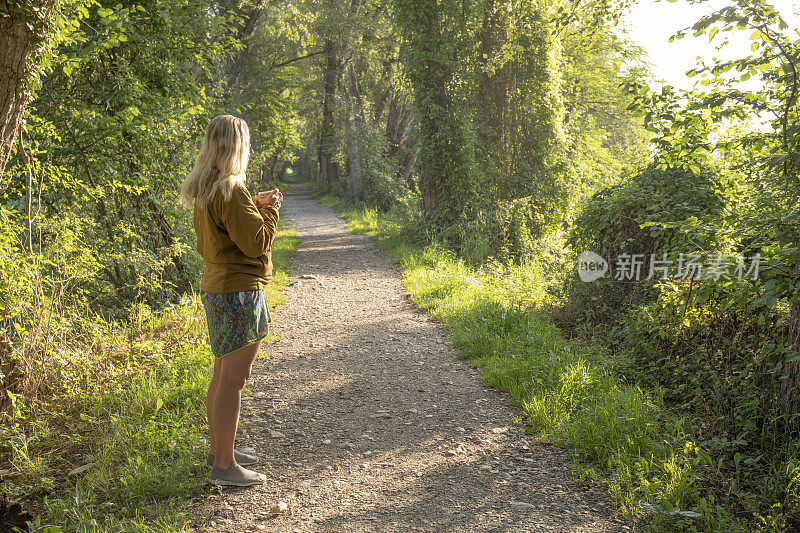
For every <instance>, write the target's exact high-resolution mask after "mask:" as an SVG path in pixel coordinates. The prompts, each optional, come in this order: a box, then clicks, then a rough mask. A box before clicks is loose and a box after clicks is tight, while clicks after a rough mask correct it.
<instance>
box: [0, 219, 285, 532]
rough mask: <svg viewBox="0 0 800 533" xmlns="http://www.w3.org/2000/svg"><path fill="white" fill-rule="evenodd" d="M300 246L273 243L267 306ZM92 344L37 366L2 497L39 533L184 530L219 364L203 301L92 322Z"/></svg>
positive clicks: (5, 437)
mask: <svg viewBox="0 0 800 533" xmlns="http://www.w3.org/2000/svg"><path fill="white" fill-rule="evenodd" d="M298 243H299V239H298V238H297V237H295V236H294V231H293V230H291V229H289V228H288V227H287V226H286V225H285V224H284V223H283V222H281V225H280V227H279V232H278V236H277V238H276V240H275V242H274V246H273V251H272V257H273V262H274V269H275V274H274V279H273V282H272V283H270V284H269V285H268V286H267V288H266V290H265V293H266V296H267V300H268V302H269V305H270V307H274V306H276V305H279V304H280V303H282V300H283V296H282V293H281V289H282V288H283V287H284V286H285V284H286V282H287V281H288V273H287V271H288V265H289V258H290V256H291V254H292V252H293V251H294V250H296V249H297V245H298ZM81 330H83V331H86V330H91V331H93V334H92V335H91V337H90V338H89V339H88V340H87V339H81V340H80V342H75V343H73V344H64V343H59V344H53V345H50V346H49V349H48V350H47V353H46V357H43V358H42V359H41V360H40V361H36V362H35V368H36V371H37V372H38V373H39V374H40V380H41V381H42V385H41V386H39V387H38V389H37V392H36V394H35V395H34V396H32V397H29V396H25V395H12V396H13V397H12V398H11V400H12V402H11V406H10V410H9V413H6V414H4V415H0V416H3V417H4V419H3V420H2V422H3V423H2V425H0V459H2V462H3V464H7V465H9V467H8V468H7V469H6V470H5V472H4V474H3V477H2V483H0V493H5V494H9V495H10V496H11V497H12V498H14V499H20V500H22V501H23V503H24V504H25V507H26V508H27V509H28V511H29V512H32V513H34V514H36V515H38V516H37V518H36V519H35V522H34V523H33V524H32V527H31V530H32V531H48V533H58V532H61V531H64V532H67V531H108V532H113V531H141V532H145V531H186V530H188V529H189V528H190V526H189V517H188V516H187V515H186V513H185V510H186V507H187V501H188V500H190V499H191V498H193V497H196V496H198V495H201V494H203V493H204V492H205V491H206V490H207V489H206V488H205V487H206V484H207V473H206V468H205V465H204V463H205V461H204V459H205V438H204V437H205V431H204V427H205V407H204V401H205V393H206V389H207V387H208V381H209V379H210V377H211V369H212V367H213V356H212V355H211V352H210V349H209V347H208V344H207V334H206V324H205V314H204V312H203V308H202V305H201V303H200V298H199V295H197V294H191V295H187V296H185V297H183V298H182V299H181V301H180V302H179V303H178V304H177V305H174V306H170V307H168V308H166V309H163V310H159V311H153V310H151V309H150V308H149V307H147V306H145V305H141V306H139V307H137V308H136V309H134V311H133V313H132V314H131V316H130V318H129V320H128V321H127V322H125V323H121V322H117V321H107V320H103V319H101V318H100V317H92V318H91V319H87V323H86V324H82V325H81Z"/></svg>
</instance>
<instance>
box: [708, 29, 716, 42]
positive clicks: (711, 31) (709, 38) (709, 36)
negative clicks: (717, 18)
mask: <svg viewBox="0 0 800 533" xmlns="http://www.w3.org/2000/svg"><path fill="white" fill-rule="evenodd" d="M717 33H719V28H718V27H716V26H711V29H710V30H708V42H711V39H713V38H714V36H715V35H716V34H717Z"/></svg>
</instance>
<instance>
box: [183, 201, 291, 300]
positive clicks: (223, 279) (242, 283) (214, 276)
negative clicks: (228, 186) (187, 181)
mask: <svg viewBox="0 0 800 533" xmlns="http://www.w3.org/2000/svg"><path fill="white" fill-rule="evenodd" d="M277 227H278V210H277V209H276V208H275V207H273V206H265V207H262V208H260V209H259V208H257V207H256V204H255V203H254V202H253V198H252V197H251V196H250V193H249V192H248V191H247V189H246V188H245V187H244V186H242V185H237V186H236V187H235V188H234V189H233V193H232V194H231V198H230V200H228V201H225V198H224V196H223V195H222V193H221V192H218V193H217V194H216V195H215V197H214V198H213V199H212V201H210V202H209V203H208V204H207V205H205V206H198V203H197V202H195V205H194V230H195V233H197V251H198V252H199V253H200V255H201V256H202V257H203V259H204V260H205V262H206V268H205V271H204V272H203V279H202V281H201V283H200V288H201V289H202V290H203V291H205V292H207V293H209V294H226V293H230V292H240V291H250V290H257V289H263V288H264V286H265V285H266V284H267V283H269V281H270V280H271V279H272V241H273V239H274V238H275V233H276V231H277Z"/></svg>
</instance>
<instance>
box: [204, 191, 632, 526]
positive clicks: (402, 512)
mask: <svg viewBox="0 0 800 533" xmlns="http://www.w3.org/2000/svg"><path fill="white" fill-rule="evenodd" d="M284 211H285V213H284V215H285V216H286V217H287V218H289V219H290V220H291V221H292V223H293V226H294V228H295V229H296V230H297V235H298V236H299V237H300V238H301V240H302V243H301V245H300V247H299V249H298V251H297V252H296V255H295V256H294V259H293V262H292V280H291V281H290V284H289V286H288V288H287V290H286V300H285V303H284V305H283V306H282V307H281V308H280V310H279V312H278V313H276V316H275V318H276V320H275V322H274V324H275V326H274V332H275V333H276V337H277V341H276V342H275V343H274V344H271V345H267V346H265V347H264V348H262V354H261V356H260V358H259V360H258V362H257V364H256V367H255V368H254V371H253V376H252V378H251V383H250V386H249V388H250V390H249V393H248V394H247V395H246V397H245V398H244V400H243V412H242V421H243V431H242V438H241V439H240V442H239V444H238V445H239V446H250V447H253V448H255V449H256V450H258V451H259V453H260V454H262V455H263V456H264V459H265V462H264V464H263V465H261V467H260V468H261V471H263V472H264V473H266V474H267V476H268V482H267V483H266V484H264V485H263V486H261V487H256V488H250V489H247V490H240V489H235V490H233V489H226V490H224V491H223V492H222V493H219V494H217V495H214V496H212V497H211V498H210V499H209V500H207V501H206V502H205V503H203V504H202V505H201V506H200V507H198V508H197V509H196V520H197V522H196V523H195V526H197V527H198V528H203V527H207V528H209V529H211V528H213V529H214V530H215V531H231V532H241V531H254V530H267V531H287V532H291V531H320V532H322V531H349V532H356V531H385V532H390V531H403V532H405V531H415V530H417V531H448V532H449V531H452V532H455V531H464V532H474V531H587V532H589V531H591V532H602V531H622V530H626V529H628V528H627V526H626V525H625V524H624V523H622V522H620V521H618V520H616V519H614V518H613V516H612V515H613V510H612V506H611V503H610V501H609V500H608V497H607V496H606V495H605V494H604V493H603V492H602V491H597V490H590V489H588V488H584V487H580V486H578V485H576V484H575V483H574V482H573V481H572V480H571V478H570V474H569V469H570V466H569V461H568V460H567V459H566V458H565V456H563V455H562V454H561V452H560V451H559V450H558V449H557V448H554V447H552V446H545V445H540V444H537V443H536V442H535V441H534V439H532V438H531V437H529V436H527V435H526V434H525V432H524V430H523V428H522V427H521V426H520V425H518V424H515V423H514V422H513V420H514V418H515V417H516V416H517V414H518V413H517V412H516V411H515V409H514V408H513V407H511V405H510V400H509V397H507V396H506V395H504V394H502V393H499V392H497V391H495V390H493V389H488V388H486V387H485V386H484V385H483V384H482V383H481V380H480V375H479V372H478V371H477V370H476V369H475V368H474V367H473V366H472V365H470V363H468V362H466V361H464V360H462V359H459V358H458V353H457V351H456V350H454V349H453V348H452V347H451V345H450V344H449V341H448V338H447V336H446V334H445V332H444V331H443V330H442V329H441V328H440V327H439V326H437V325H436V324H435V323H434V322H433V321H431V320H430V319H428V318H427V317H426V316H425V315H424V314H422V313H421V312H419V311H418V310H417V309H415V308H414V307H413V305H412V304H411V303H410V302H409V301H408V300H407V299H406V297H405V296H404V290H403V286H402V283H401V281H402V280H401V277H400V275H399V274H398V272H397V270H396V269H395V268H394V267H393V265H392V264H391V263H390V262H389V261H388V260H387V259H385V258H384V257H383V256H381V254H380V253H379V252H378V250H377V248H376V247H375V245H374V244H373V243H372V241H371V240H370V239H369V238H368V237H365V236H363V235H352V234H348V233H347V228H346V226H345V224H344V222H342V221H341V220H340V219H339V218H337V217H336V216H335V214H334V213H333V211H332V210H330V209H328V208H325V207H320V206H319V205H318V204H317V202H316V201H315V200H313V199H312V198H311V196H310V194H309V191H308V189H307V188H305V187H303V186H301V185H293V186H292V187H291V189H290V191H289V193H288V194H287V195H286V201H285V203H284ZM279 502H282V503H285V504H286V505H285V506H281V507H280V508H278V509H275V507H276V506H277V505H278V503H279ZM273 510H275V511H280V512H273ZM212 522H213V523H212Z"/></svg>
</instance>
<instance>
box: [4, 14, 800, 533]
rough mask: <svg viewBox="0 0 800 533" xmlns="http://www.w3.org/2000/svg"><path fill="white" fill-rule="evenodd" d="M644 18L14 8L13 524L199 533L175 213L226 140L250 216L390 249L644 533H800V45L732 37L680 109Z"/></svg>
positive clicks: (192, 321)
mask: <svg viewBox="0 0 800 533" xmlns="http://www.w3.org/2000/svg"><path fill="white" fill-rule="evenodd" d="M687 1H688V2H689V3H692V4H703V3H705V0H687ZM633 3H634V1H633V0H549V1H548V0H460V1H455V0H349V1H348V0H265V1H261V0H221V1H199V0H176V1H172V2H164V1H160V0H134V1H124V0H123V1H121V0H113V1H110V0H109V1H106V0H14V1H9V0H0V495H2V502H0V514H1V513H3V512H8V513H9V516H10V515H11V514H12V513H11V511H10V509H12V507H14V506H13V504H14V503H15V502H19V503H20V504H21V505H22V509H24V510H25V512H24V513H21V514H20V516H21V517H24V518H25V520H27V521H29V524H28V525H27V526H26V525H24V522H25V520H22V521H21V522H20V523H19V527H20V528H21V529H20V531H24V530H26V528H27V527H29V528H30V531H48V532H58V531H181V530H186V528H187V527H188V526H187V525H186V524H187V523H188V518H187V517H186V515H185V512H184V511H183V510H182V509H183V507H182V505H183V503H182V502H185V501H188V500H189V499H191V498H198V497H202V494H204V492H203V491H204V488H203V486H204V480H203V479H202V472H201V471H199V470H198V469H197V467H196V465H193V463H192V461H193V460H194V458H193V457H184V456H181V455H179V454H177V455H176V450H178V449H182V450H187V449H188V450H191V451H192V453H195V452H196V453H195V455H198V456H199V454H202V446H203V443H202V436H201V432H202V422H203V420H204V419H203V417H204V412H203V410H202V409H203V408H202V401H203V396H204V394H205V392H204V387H205V386H206V385H207V380H208V377H207V376H206V373H207V372H208V368H209V367H208V365H209V364H211V363H209V362H208V361H207V356H206V355H205V354H206V353H207V347H206V345H205V344H204V343H205V341H204V334H205V330H204V328H205V322H204V315H203V314H202V308H201V307H200V304H199V297H198V296H197V295H196V291H197V290H198V287H199V278H200V272H201V271H202V269H203V261H202V259H201V258H200V257H199V255H198V254H197V252H196V251H195V235H194V229H193V223H192V212H191V209H187V208H185V207H183V206H181V205H180V204H179V203H178V190H179V187H180V184H181V182H182V180H183V178H184V177H185V176H186V174H187V172H188V171H189V169H190V168H191V165H192V163H193V161H194V157H195V155H196V153H197V149H198V146H199V144H200V141H201V140H202V138H203V134H204V131H205V127H206V125H207V124H208V122H209V120H210V119H211V118H212V117H214V116H216V115H218V114H222V113H230V114H233V115H235V116H239V117H242V118H244V119H245V120H246V121H247V123H248V124H249V126H250V131H251V134H252V155H251V157H250V163H249V166H248V171H247V172H248V173H247V176H248V186H249V187H250V188H251V190H253V191H257V190H266V189H268V188H272V187H273V186H280V187H282V188H283V187H284V184H285V183H287V180H288V181H292V182H304V183H308V184H310V186H312V187H313V188H314V190H315V191H316V193H317V194H318V197H319V198H320V200H321V201H322V202H323V203H324V204H325V205H329V206H332V207H334V208H335V209H336V210H337V211H338V212H339V213H340V215H341V216H343V217H344V218H345V219H346V220H348V222H349V224H350V226H351V228H352V230H353V231H358V232H362V233H365V234H368V235H371V236H372V237H374V238H375V240H376V241H378V243H379V244H380V245H381V247H382V248H383V249H384V251H385V252H386V253H387V254H388V255H389V256H391V257H392V258H393V259H395V260H396V261H397V262H398V264H399V268H400V269H401V271H402V273H403V275H404V276H405V278H406V281H405V283H406V287H407V289H408V293H409V296H410V297H411V299H412V300H413V301H414V303H415V304H416V305H417V306H418V307H419V308H421V309H422V310H424V311H425V312H427V313H429V314H430V315H431V316H432V317H434V318H435V319H437V320H439V321H440V322H441V323H442V324H443V325H444V327H445V328H446V329H447V330H448V332H449V333H450V335H451V336H452V339H453V343H454V344H455V345H456V346H458V347H459V348H460V349H461V350H462V351H463V353H464V356H465V357H468V358H470V359H471V360H473V361H475V362H476V364H477V365H478V366H479V367H480V368H481V370H482V374H483V377H484V380H485V381H486V383H488V384H489V385H491V386H493V387H496V388H499V389H502V390H505V391H508V392H509V393H510V394H511V396H512V397H513V399H514V401H515V402H516V403H517V404H518V405H519V407H520V409H521V411H522V412H523V421H524V423H525V424H526V426H527V427H528V430H529V431H530V432H531V433H532V434H534V435H536V436H537V438H539V439H541V440H542V441H544V442H549V443H554V444H557V445H559V446H564V447H565V449H566V450H568V453H569V454H570V456H571V458H572V460H573V461H574V465H575V466H574V470H575V476H576V478H577V479H581V480H592V481H591V482H592V483H595V484H596V485H597V486H599V487H601V488H602V490H603V491H605V492H607V493H608V494H610V497H611V498H612V499H613V501H614V504H615V506H616V508H617V509H618V512H619V513H620V515H621V516H623V517H625V519H627V520H630V521H631V523H633V524H635V526H636V527H637V528H642V530H649V531H755V530H763V531H796V530H798V529H799V528H800V397H798V387H800V247H799V244H798V239H799V238H800V205H798V191H800V153H799V152H795V148H799V149H800V113H799V112H800V109H798V97H800V94H799V93H800V85H799V83H800V80H799V79H798V69H800V35H799V34H798V32H797V30H795V29H791V28H790V27H789V25H788V24H787V21H786V20H784V18H782V16H781V14H780V13H779V12H778V11H776V9H775V7H774V6H773V5H772V4H771V3H770V2H769V1H768V0H730V1H728V2H726V3H724V7H722V8H721V9H717V10H714V9H709V10H708V14H707V15H705V16H703V17H701V18H700V19H698V20H686V21H685V29H684V30H682V31H680V32H678V33H677V34H676V35H675V36H674V37H673V39H674V40H676V41H677V40H681V39H684V38H686V37H687V36H693V37H702V42H704V43H706V46H708V47H711V48H715V49H717V50H718V51H719V52H720V54H719V57H720V59H717V60H715V61H714V62H710V63H706V62H703V63H699V64H698V65H697V66H696V67H695V68H694V69H692V70H690V71H688V72H686V74H685V76H686V77H688V78H693V79H694V80H696V82H697V83H696V84H695V85H694V88H693V89H691V90H682V89H678V88H675V87H672V86H670V85H667V84H657V83H655V81H656V80H655V79H654V75H653V73H652V70H651V65H649V63H648V61H647V57H646V54H645V52H644V50H643V49H642V48H641V47H640V46H639V45H637V44H636V43H634V42H633V41H631V40H630V39H629V38H627V37H626V35H625V32H624V31H622V30H621V29H620V24H621V21H622V20H623V19H624V17H625V15H626V13H627V12H628V11H629V9H630V8H631V6H632V5H633ZM671 5H673V0H669V1H666V2H664V7H663V9H669V8H670V6H671ZM738 34H743V35H745V36H746V37H747V39H748V41H747V42H748V47H747V49H742V50H740V49H737V48H732V46H731V45H730V44H729V37H730V36H732V35H738ZM723 51H724V52H725V53H724V54H723V53H722V52H723ZM723 58H724V59H723ZM297 246H298V242H297V239H296V238H295V237H294V236H293V233H292V230H291V227H290V226H289V225H286V224H282V226H281V230H280V234H279V238H278V240H277V241H276V247H275V250H274V251H273V253H274V254H275V256H276V260H275V263H276V269H277V271H279V273H278V274H277V276H276V283H275V284H274V285H275V286H274V287H273V288H272V289H271V292H270V293H269V295H268V297H269V299H270V302H271V304H276V303H279V302H280V301H281V298H282V296H281V294H280V288H281V287H282V286H283V284H285V283H286V280H287V279H288V273H287V272H288V265H289V261H290V256H291V253H292V251H293V250H294V249H296V248H297ZM595 269H599V270H597V271H595ZM601 271H602V272H601ZM587 276H589V277H591V278H592V279H588V278H587ZM587 280H588V281H587ZM131 444H133V445H131ZM84 457H91V458H92V460H91V461H90V462H88V461H87V460H85V459H83V458H84ZM176 457H181V458H180V459H176ZM81 465H83V466H86V469H88V470H89V471H88V473H86V474H85V475H84V472H86V469H84V470H82V471H81V470H80V468H76V467H81ZM68 472H69V473H68ZM181 472H191V473H192V475H190V476H188V477H187V476H186V475H183V474H181ZM176 479H179V480H180V481H179V482H176V481H175V480H176ZM143 503H144V504H143ZM15 509H17V511H14V512H19V511H18V509H19V508H18V507H15ZM0 520H2V516H0ZM45 526H46V527H45Z"/></svg>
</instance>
